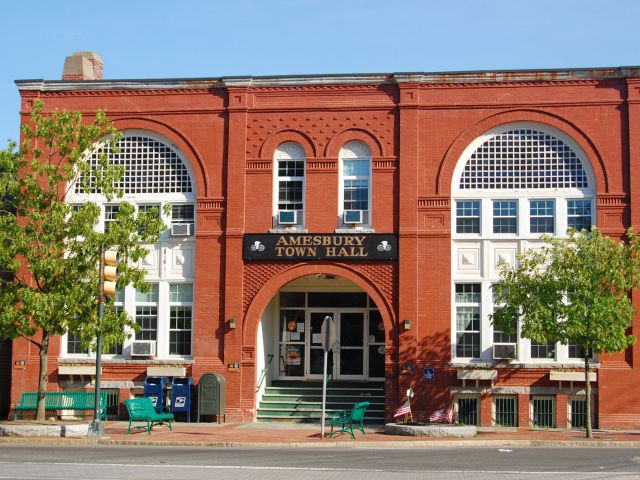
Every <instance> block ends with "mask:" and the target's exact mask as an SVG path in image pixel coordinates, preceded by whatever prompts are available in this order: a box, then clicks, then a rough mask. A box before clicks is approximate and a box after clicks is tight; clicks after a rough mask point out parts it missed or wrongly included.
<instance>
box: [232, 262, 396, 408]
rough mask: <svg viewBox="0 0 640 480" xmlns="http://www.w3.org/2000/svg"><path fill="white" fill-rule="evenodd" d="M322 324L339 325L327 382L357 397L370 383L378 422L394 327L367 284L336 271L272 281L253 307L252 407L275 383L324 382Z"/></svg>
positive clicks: (248, 344) (301, 271) (248, 343)
mask: <svg viewBox="0 0 640 480" xmlns="http://www.w3.org/2000/svg"><path fill="white" fill-rule="evenodd" d="M326 317H331V318H332V319H333V321H334V322H335V324H336V343H335V345H334V352H333V353H332V354H331V356H330V365H329V375H330V380H331V381H332V382H333V384H334V385H336V386H337V385H338V384H340V383H342V384H343V385H344V384H346V383H349V384H350V387H351V389H352V390H354V391H355V390H360V389H361V388H362V389H363V390H364V389H366V388H368V387H371V386H372V385H374V384H375V386H376V388H378V389H379V390H378V392H377V393H375V394H374V395H379V398H380V399H379V401H380V402H381V404H380V405H378V406H377V407H378V408H379V409H380V415H381V418H382V416H383V415H384V398H385V394H384V390H385V377H387V375H386V372H387V370H389V369H390V368H391V366H392V365H394V361H395V355H396V352H397V346H396V343H397V335H396V334H395V333H396V332H397V328H396V321H395V318H394V316H393V314H392V308H391V305H390V304H389V302H388V301H387V299H386V297H385V296H384V295H383V294H382V293H381V292H380V291H379V290H378V288H377V287H376V286H375V285H374V284H372V283H371V280H370V279H369V278H367V277H365V276H364V275H362V274H360V273H359V272H357V271H354V270H351V269H349V268H348V267H344V266H339V265H319V264H315V265H299V266H294V267H292V268H290V269H288V270H286V271H284V272H282V273H281V274H279V275H277V276H275V277H274V278H272V279H270V280H269V281H268V282H267V283H266V284H265V285H263V287H262V288H261V289H260V290H259V291H258V293H257V294H256V296H255V297H254V298H253V300H252V302H251V303H250V305H249V307H248V309H247V313H246V316H245V321H244V322H243V324H244V328H243V340H244V341H243V346H244V347H243V348H245V349H246V350H252V351H253V352H254V357H253V358H254V360H255V363H254V365H255V377H254V378H256V382H257V389H256V390H257V392H256V405H258V403H259V402H260V399H261V396H262V393H263V391H264V390H265V388H267V387H269V386H271V384H272V382H273V383H274V385H275V384H276V383H277V384H279V385H281V384H282V383H283V382H294V383H295V384H296V385H300V384H303V385H308V386H313V385H314V384H316V385H317V384H318V382H320V381H321V379H322V365H323V363H322V359H323V350H322V345H321V342H320V327H321V325H322V323H323V321H324V319H325V318H326ZM354 384H355V385H354ZM367 395H369V394H367Z"/></svg>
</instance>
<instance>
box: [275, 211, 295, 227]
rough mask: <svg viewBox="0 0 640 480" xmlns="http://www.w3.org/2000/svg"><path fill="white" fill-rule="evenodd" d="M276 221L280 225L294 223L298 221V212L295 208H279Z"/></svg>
mask: <svg viewBox="0 0 640 480" xmlns="http://www.w3.org/2000/svg"><path fill="white" fill-rule="evenodd" d="M278 223H279V224H280V225H295V224H296V223H298V212H297V211H296V210H280V211H279V212H278Z"/></svg>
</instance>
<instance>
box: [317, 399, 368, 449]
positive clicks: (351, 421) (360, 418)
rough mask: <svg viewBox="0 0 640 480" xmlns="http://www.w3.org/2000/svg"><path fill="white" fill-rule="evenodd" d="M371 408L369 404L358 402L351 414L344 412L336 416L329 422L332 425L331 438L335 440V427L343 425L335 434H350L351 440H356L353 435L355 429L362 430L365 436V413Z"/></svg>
mask: <svg viewBox="0 0 640 480" xmlns="http://www.w3.org/2000/svg"><path fill="white" fill-rule="evenodd" d="M368 406H369V402H358V403H356V404H355V405H354V406H353V408H352V409H351V412H349V411H347V410H344V411H343V412H342V413H340V414H337V415H334V416H333V417H331V418H330V419H329V420H327V421H328V422H329V425H331V434H329V438H333V427H334V426H335V425H342V427H341V428H340V430H337V431H336V432H335V433H348V434H349V435H351V438H353V439H354V440H355V439H356V437H355V435H354V434H353V429H354V427H355V428H356V430H360V431H361V432H362V434H363V435H364V434H365V433H364V412H365V411H366V410H367V407H368Z"/></svg>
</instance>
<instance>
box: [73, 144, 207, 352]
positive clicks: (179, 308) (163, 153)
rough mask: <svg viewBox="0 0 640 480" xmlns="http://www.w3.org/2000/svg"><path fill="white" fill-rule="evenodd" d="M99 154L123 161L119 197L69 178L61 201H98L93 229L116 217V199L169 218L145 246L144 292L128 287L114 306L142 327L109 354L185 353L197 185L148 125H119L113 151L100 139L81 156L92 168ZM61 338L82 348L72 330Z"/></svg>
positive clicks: (190, 317)
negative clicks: (97, 219) (142, 127)
mask: <svg viewBox="0 0 640 480" xmlns="http://www.w3.org/2000/svg"><path fill="white" fill-rule="evenodd" d="M102 155H107V156H108V158H109V160H110V162H111V163H113V164H115V165H118V166H121V167H122V168H123V171H124V174H123V176H122V178H121V179H120V180H119V181H118V182H117V184H116V185H115V186H116V188H118V189H119V190H120V192H121V193H122V197H118V198H114V199H112V200H110V201H108V202H107V201H106V199H105V198H104V196H103V195H102V194H101V192H99V191H98V189H97V188H96V187H95V185H96V182H95V181H94V179H93V178H88V179H81V181H79V182H78V183H77V184H76V185H75V187H74V188H73V190H72V192H71V193H70V194H69V196H68V198H67V201H68V202H69V203H72V204H78V205H79V204H82V203H84V202H87V201H93V202H95V203H97V204H99V205H100V206H101V208H102V212H103V215H102V220H101V225H100V226H99V228H104V229H108V228H109V224H110V223H111V222H114V221H117V214H118V211H119V209H120V202H128V203H131V204H133V205H134V206H135V208H136V209H137V211H138V212H141V211H149V210H151V209H154V208H155V209H156V210H157V211H158V214H159V215H160V216H161V217H162V220H163V222H164V223H165V225H167V230H166V231H165V232H164V233H163V234H162V236H161V237H160V239H159V241H158V242H157V243H156V244H155V245H151V246H147V248H148V249H149V250H150V253H149V256H148V257H147V259H145V261H144V262H142V266H143V267H144V268H145V269H146V270H147V274H146V280H147V282H148V283H150V284H151V289H150V290H149V291H148V292H144V293H143V292H139V291H136V290H135V289H134V288H133V287H131V286H128V287H127V288H126V289H125V290H124V291H119V292H118V295H117V297H116V299H115V300H116V308H118V309H120V310H125V311H127V313H129V315H131V317H132V318H134V319H135V321H136V323H138V325H139V326H140V331H139V332H137V333H135V335H134V337H133V339H132V340H130V341H127V342H125V344H124V345H119V346H117V347H114V348H113V349H112V350H111V352H109V353H111V354H113V355H120V356H124V357H132V358H144V357H143V356H142V357H141V356H139V354H140V352H144V351H146V352H148V351H155V355H156V357H158V358H176V357H177V358H184V357H190V356H191V355H192V352H193V315H192V312H193V293H194V292H193V280H194V269H195V238H194V237H195V226H196V225H195V218H196V216H195V213H196V212H195V200H196V192H195V182H194V177H193V174H192V172H191V169H190V166H189V164H188V162H187V161H186V160H185V159H184V156H183V155H182V153H181V152H180V151H179V149H178V148H177V147H176V146H175V145H172V144H171V143H170V142H168V141H166V140H165V139H163V138H161V137H157V136H156V135H154V134H151V133H149V132H137V131H129V132H124V134H123V136H122V137H121V138H120V139H119V140H118V142H117V150H116V151H114V150H113V149H112V148H111V146H110V145H109V144H106V143H105V144H103V145H101V146H99V147H98V148H97V149H95V151H93V152H92V153H91V154H90V155H89V156H88V157H87V159H86V161H87V162H89V163H90V164H91V167H92V168H91V171H95V170H96V169H99V168H100V157H101V156H102ZM167 206H168V207H167ZM165 207H167V208H165ZM65 344H66V355H78V354H82V355H87V352H82V351H80V349H79V347H78V342H77V340H76V339H75V338H73V336H72V335H67V338H66V342H65ZM149 344H151V346H149ZM142 347H144V348H142ZM63 351H64V348H63Z"/></svg>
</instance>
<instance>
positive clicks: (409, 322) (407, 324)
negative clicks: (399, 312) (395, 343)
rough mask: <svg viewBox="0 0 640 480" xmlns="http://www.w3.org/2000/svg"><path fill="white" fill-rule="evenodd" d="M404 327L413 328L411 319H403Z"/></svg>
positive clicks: (406, 328)
mask: <svg viewBox="0 0 640 480" xmlns="http://www.w3.org/2000/svg"><path fill="white" fill-rule="evenodd" d="M402 327H403V328H404V329H405V330H411V320H403V321H402Z"/></svg>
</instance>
